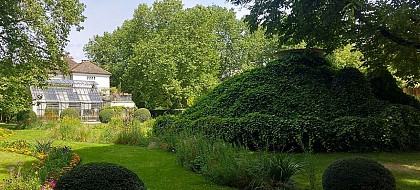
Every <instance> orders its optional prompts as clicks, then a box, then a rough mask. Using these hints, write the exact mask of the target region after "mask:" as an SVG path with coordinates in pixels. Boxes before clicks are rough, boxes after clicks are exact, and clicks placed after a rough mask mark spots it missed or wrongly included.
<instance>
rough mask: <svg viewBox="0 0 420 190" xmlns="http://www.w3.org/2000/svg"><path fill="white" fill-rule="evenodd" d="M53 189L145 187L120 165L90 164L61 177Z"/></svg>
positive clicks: (131, 189)
mask: <svg viewBox="0 0 420 190" xmlns="http://www.w3.org/2000/svg"><path fill="white" fill-rule="evenodd" d="M54 189H57V190H64V189H84V190H97V189H103V190H111V189H112V190H114V189H127V190H144V189H146V187H145V185H144V183H143V182H142V180H141V179H140V178H139V177H138V176H137V175H136V174H135V173H134V172H132V171H130V170H128V169H127V168H125V167H123V166H121V165H118V164H113V163H105V162H92V163H88V164H84V165H80V166H77V167H75V168H74V169H73V170H71V171H70V172H68V173H66V174H65V175H63V176H62V177H61V178H60V180H59V181H58V182H57V186H56V187H55V188H54Z"/></svg>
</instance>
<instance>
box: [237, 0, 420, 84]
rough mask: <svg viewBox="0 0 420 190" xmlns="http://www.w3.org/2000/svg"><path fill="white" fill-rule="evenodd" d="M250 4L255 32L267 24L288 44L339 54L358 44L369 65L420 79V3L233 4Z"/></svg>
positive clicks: (302, 0) (312, 0) (240, 0)
mask: <svg viewBox="0 0 420 190" xmlns="http://www.w3.org/2000/svg"><path fill="white" fill-rule="evenodd" d="M230 2H232V3H234V4H241V5H244V6H249V9H250V10H251V12H250V15H248V16H246V21H247V22H248V24H249V25H250V28H251V30H256V29H257V28H258V27H260V26H263V27H265V28H266V29H267V32H266V34H267V35H275V34H276V35H279V36H280V41H281V42H283V43H291V44H298V43H301V42H302V41H304V42H306V43H307V45H308V47H315V46H318V47H323V48H326V49H327V50H330V51H332V50H334V49H336V48H339V47H342V46H344V45H346V44H355V48H356V49H358V50H360V51H361V52H362V53H363V55H364V58H365V61H366V62H365V63H366V65H367V66H371V67H372V68H376V67H382V66H385V67H390V68H391V69H392V70H393V71H394V75H395V76H398V77H401V78H402V79H404V80H407V81H411V82H412V81H415V80H418V79H420V35H419V34H420V1H418V0H347V1H342V0H270V1H260V0H230Z"/></svg>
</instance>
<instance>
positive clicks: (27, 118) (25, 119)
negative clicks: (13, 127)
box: [16, 110, 38, 129]
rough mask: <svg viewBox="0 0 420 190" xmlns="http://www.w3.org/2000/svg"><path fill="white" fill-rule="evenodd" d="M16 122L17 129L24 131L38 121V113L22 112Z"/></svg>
mask: <svg viewBox="0 0 420 190" xmlns="http://www.w3.org/2000/svg"><path fill="white" fill-rule="evenodd" d="M16 120H17V123H18V125H17V127H18V128H19V129H24V128H26V127H27V126H29V125H31V124H33V123H35V122H36V121H37V120H38V117H37V116H36V113H35V112H34V111H32V110H22V111H19V112H18V114H17V116H16Z"/></svg>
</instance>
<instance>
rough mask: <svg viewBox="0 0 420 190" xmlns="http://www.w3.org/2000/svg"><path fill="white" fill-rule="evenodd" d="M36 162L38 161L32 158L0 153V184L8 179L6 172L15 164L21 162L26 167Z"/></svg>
mask: <svg viewBox="0 0 420 190" xmlns="http://www.w3.org/2000/svg"><path fill="white" fill-rule="evenodd" d="M37 161H38V159H36V158H35V157H32V156H27V155H23V154H16V153H12V152H3V151H0V183H3V179H8V178H9V173H8V171H7V170H8V169H9V168H10V167H11V166H13V165H16V162H23V163H25V165H28V164H32V163H34V162H37ZM0 189H1V188H0Z"/></svg>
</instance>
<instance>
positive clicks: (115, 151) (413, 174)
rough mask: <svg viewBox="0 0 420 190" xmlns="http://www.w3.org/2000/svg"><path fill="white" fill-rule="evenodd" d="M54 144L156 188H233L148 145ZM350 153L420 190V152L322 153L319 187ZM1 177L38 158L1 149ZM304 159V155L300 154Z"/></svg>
mask: <svg viewBox="0 0 420 190" xmlns="http://www.w3.org/2000/svg"><path fill="white" fill-rule="evenodd" d="M43 137H45V131H40V130H20V131H15V134H14V136H12V137H7V139H8V140H19V139H25V140H27V141H29V142H32V143H34V142H35V140H37V139H42V138H43ZM54 145H67V146H70V147H72V148H73V150H75V151H76V152H78V153H79V155H80V156H81V158H82V163H88V162H113V163H117V164H121V165H123V166H125V167H127V168H129V169H130V170H132V171H134V172H135V173H137V174H138V175H139V176H140V178H141V179H142V180H143V181H144V182H145V184H146V186H147V187H148V188H149V189H151V190H153V189H159V190H160V189H231V188H228V187H222V186H218V185H215V184H214V183H211V182H209V181H207V180H205V179H204V178H203V177H202V176H200V175H198V174H195V173H192V172H189V171H187V170H185V169H184V168H182V167H181V166H179V165H178V164H177V162H176V161H175V154H172V153H168V152H165V151H162V150H149V149H147V148H144V147H134V146H124V145H113V144H95V143H76V142H67V141H55V142H54ZM349 156H364V157H369V158H372V159H375V160H377V161H379V162H381V163H382V164H385V165H386V166H387V167H388V168H389V169H390V170H391V172H392V173H393V174H394V176H395V177H396V179H397V186H398V189H401V190H410V189H412V190H416V189H420V152H401V153H368V154H353V153H322V154H317V155H315V161H314V166H315V170H316V178H317V184H316V185H317V189H322V188H321V178H322V173H323V172H324V171H325V169H326V168H327V166H328V165H329V164H330V163H331V162H333V161H334V160H336V159H339V158H343V157H349ZM0 157H1V160H0V177H1V178H4V177H5V176H6V177H7V172H6V171H7V168H8V167H9V166H10V165H11V164H13V163H15V162H17V161H24V162H25V163H30V162H33V161H34V158H32V157H29V156H24V155H19V154H13V153H8V152H0ZM297 157H298V159H303V157H304V155H302V154H299V155H297ZM306 175H307V173H306V172H305V171H302V172H301V173H299V174H298V175H296V176H294V180H295V182H296V184H297V187H298V188H299V189H308V188H309V182H308V177H307V176H306Z"/></svg>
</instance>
